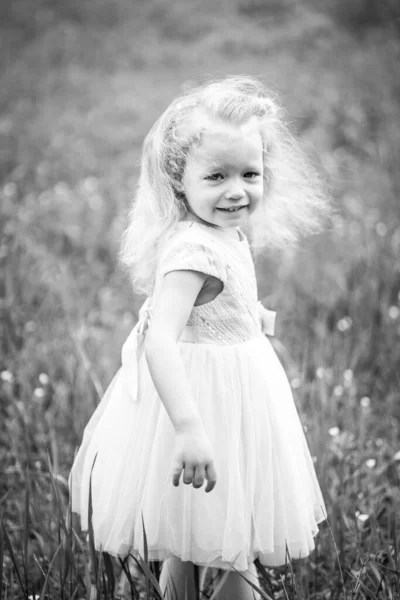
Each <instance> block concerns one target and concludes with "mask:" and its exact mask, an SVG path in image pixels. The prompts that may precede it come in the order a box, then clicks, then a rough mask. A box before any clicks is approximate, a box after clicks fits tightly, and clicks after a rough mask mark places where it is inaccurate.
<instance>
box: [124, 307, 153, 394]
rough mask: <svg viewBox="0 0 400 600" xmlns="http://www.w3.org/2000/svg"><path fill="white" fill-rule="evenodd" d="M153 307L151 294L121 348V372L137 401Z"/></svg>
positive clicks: (129, 391) (129, 390) (130, 392)
mask: <svg viewBox="0 0 400 600" xmlns="http://www.w3.org/2000/svg"><path fill="white" fill-rule="evenodd" d="M151 309H152V306H151V296H149V297H148V298H146V300H145V302H144V304H143V305H142V307H141V309H140V310H139V320H138V322H137V323H136V325H135V327H134V328H133V329H132V331H131V333H130V334H129V336H128V338H127V339H126V341H125V343H124V345H123V346H122V350H121V360H122V366H121V373H122V376H123V378H124V381H125V384H126V387H127V389H128V393H129V395H130V396H131V398H132V400H134V401H135V402H137V400H138V398H139V397H140V375H139V373H140V369H139V363H140V360H141V358H142V356H143V352H144V340H145V338H146V333H147V330H148V328H149V321H150V317H151Z"/></svg>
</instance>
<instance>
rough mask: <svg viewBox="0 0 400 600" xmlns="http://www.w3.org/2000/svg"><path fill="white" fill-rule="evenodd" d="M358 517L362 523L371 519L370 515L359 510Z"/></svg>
mask: <svg viewBox="0 0 400 600" xmlns="http://www.w3.org/2000/svg"><path fill="white" fill-rule="evenodd" d="M356 517H357V519H358V521H360V523H366V522H367V521H368V520H369V515H367V514H365V513H360V511H359V510H357V511H356Z"/></svg>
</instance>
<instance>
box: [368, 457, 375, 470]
mask: <svg viewBox="0 0 400 600" xmlns="http://www.w3.org/2000/svg"><path fill="white" fill-rule="evenodd" d="M365 464H366V465H367V467H368V469H373V468H374V467H375V466H376V460H375V458H369V459H368V460H366V461H365Z"/></svg>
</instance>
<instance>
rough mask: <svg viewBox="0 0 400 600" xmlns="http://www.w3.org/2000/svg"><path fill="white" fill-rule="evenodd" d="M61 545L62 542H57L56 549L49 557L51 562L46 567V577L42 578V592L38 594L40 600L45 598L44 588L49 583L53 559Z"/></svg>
mask: <svg viewBox="0 0 400 600" xmlns="http://www.w3.org/2000/svg"><path fill="white" fill-rule="evenodd" d="M61 545H62V544H58V546H57V549H56V551H55V553H54V556H53V558H52V559H51V562H50V564H49V568H48V569H47V574H46V579H45V580H44V584H43V587H42V592H41V594H40V600H45V599H46V588H47V585H48V583H49V579H50V573H51V569H52V568H53V565H54V563H55V560H56V558H57V556H58V553H59V552H60V550H61Z"/></svg>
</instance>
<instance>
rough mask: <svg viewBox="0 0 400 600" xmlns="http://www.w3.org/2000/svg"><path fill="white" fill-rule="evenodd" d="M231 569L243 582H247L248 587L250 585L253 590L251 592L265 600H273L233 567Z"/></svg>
mask: <svg viewBox="0 0 400 600" xmlns="http://www.w3.org/2000/svg"><path fill="white" fill-rule="evenodd" d="M232 568H233V570H234V571H236V573H239V575H240V576H241V577H242V578H243V579H244V580H245V581H247V583H248V584H249V585H251V587H252V588H253V590H255V591H256V592H258V594H260V596H261V597H262V598H265V599H266V600H273V598H271V596H270V595H269V594H267V592H264V590H262V589H261V588H260V587H259V586H258V585H256V584H255V583H253V582H252V581H250V579H248V578H247V577H246V576H245V575H243V573H242V572H241V571H238V570H237V569H236V568H235V567H234V566H233V565H232Z"/></svg>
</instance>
